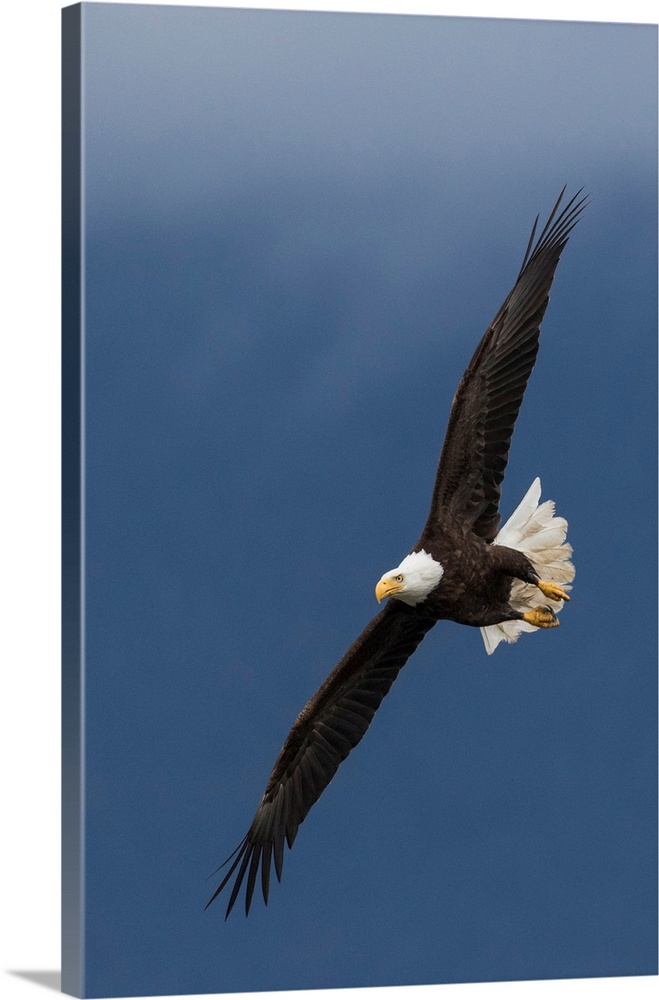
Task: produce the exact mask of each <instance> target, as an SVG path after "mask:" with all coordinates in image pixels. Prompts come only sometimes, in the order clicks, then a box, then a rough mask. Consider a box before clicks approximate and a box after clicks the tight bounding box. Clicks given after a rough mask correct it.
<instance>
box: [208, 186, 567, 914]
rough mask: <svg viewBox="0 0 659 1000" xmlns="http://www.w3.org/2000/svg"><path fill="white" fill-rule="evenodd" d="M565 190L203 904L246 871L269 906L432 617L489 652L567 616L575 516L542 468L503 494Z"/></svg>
mask: <svg viewBox="0 0 659 1000" xmlns="http://www.w3.org/2000/svg"><path fill="white" fill-rule="evenodd" d="M564 194H565V188H563V191H561V194H560V195H559V198H558V201H557V202H556V205H555V206H554V208H553V210H552V212H551V214H550V216H549V219H548V220H547V223H546V225H545V227H544V229H543V230H542V232H541V233H540V235H539V236H538V237H537V239H536V232H537V226H538V219H537V218H536V220H535V223H534V225H533V229H532V231H531V236H530V239H529V242H528V246H527V248H526V253H525V254H524V260H523V262H522V267H521V270H520V272H519V275H518V278H517V281H516V282H515V284H514V286H513V289H512V291H511V292H510V294H509V295H508V296H507V298H506V300H505V301H504V303H503V305H502V306H501V308H500V309H499V311H498V312H497V314H496V316H495V317H494V319H493V320H492V322H491V324H490V326H489V327H488V328H487V330H486V331H485V334H484V336H483V338H482V340H481V342H480V343H479V345H478V347H477V348H476V352H475V354H474V356H473V357H472V359H471V361H470V362H469V364H468V366H467V370H466V371H465V373H464V375H463V377H462V381H461V382H460V384H459V386H458V389H457V392H456V394H455V398H454V400H453V406H452V408H451V413H450V416H449V421H448V428H447V431H446V437H445V439H444V446H443V448H442V453H441V456H440V459H439V465H438V468H437V475H436V479H435V485H434V489H433V494H432V500H431V503H430V513H429V515H428V520H427V522H426V524H425V527H424V529H423V531H422V532H421V535H420V537H419V540H418V542H417V543H416V544H415V545H414V546H413V547H412V549H411V550H410V552H409V553H408V554H407V555H406V556H405V558H404V559H403V560H402V562H400V563H399V564H398V565H397V566H396V567H394V568H393V569H390V570H388V571H387V572H386V573H385V574H384V575H383V576H382V577H381V579H380V580H379V581H378V583H377V586H376V588H375V596H376V598H377V600H378V602H381V601H383V600H385V599H387V603H386V604H385V606H384V608H383V610H382V611H380V613H379V614H378V615H377V616H376V617H375V618H374V619H373V620H372V621H371V622H370V624H368V625H367V626H366V628H365V629H364V631H363V632H362V634H361V635H360V636H359V638H358V639H357V640H356V641H355V642H354V643H353V644H352V646H351V647H350V648H349V649H348V651H347V652H346V654H345V655H344V656H343V658H342V659H341V660H340V662H339V663H338V664H337V666H336V667H335V668H334V670H333V671H332V672H331V673H330V675H329V677H328V678H327V679H326V680H325V681H324V682H323V684H321V686H320V688H319V689H318V691H317V692H316V693H315V694H314V695H313V697H312V698H311V699H310V701H309V702H308V703H307V704H306V705H305V706H304V708H303V709H302V711H301V712H300V714H299V715H298V717H297V719H296V720H295V722H294V724H293V728H292V729H291V731H290V733H289V734H288V736H287V737H286V740H285V742H284V745H283V747H282V749H281V752H280V754H279V756H278V758H277V760H276V762H275V766H274V768H273V770H272V774H271V775H270V779H269V780H268V784H267V786H266V789H265V792H264V794H263V798H262V799H261V802H260V805H259V807H258V809H257V810H256V815H255V816H254V819H253V821H252V825H251V826H250V828H249V830H248V831H247V834H246V835H245V837H244V839H243V840H242V841H241V843H240V844H239V845H238V847H237V848H236V849H235V851H234V852H233V854H231V855H230V857H229V858H227V860H226V861H225V862H224V864H223V865H221V866H220V868H222V867H224V866H225V865H227V864H229V862H231V864H230V867H229V869H228V871H227V872H226V874H225V876H224V878H223V879H222V881H221V883H220V885H219V886H218V887H217V889H216V890H215V892H214V893H213V895H212V897H211V898H210V900H209V901H208V903H207V907H208V906H210V904H211V903H212V902H213V900H214V899H216V897H217V896H218V895H219V894H220V893H221V892H222V890H223V889H224V888H225V886H226V885H227V883H229V882H230V880H231V878H232V877H233V876H234V874H235V878H234V882H233V886H232V889H231V894H230V896H229V902H228V905H227V911H226V916H227V917H228V916H229V913H230V912H231V910H232V909H233V906H234V904H235V902H236V900H237V898H238V895H239V892H240V888H241V886H242V884H243V882H244V881H245V878H247V882H246V890H245V913H246V914H249V910H250V906H251V903H252V898H253V895H254V888H255V886H256V882H257V878H258V876H259V870H260V881H261V890H262V893H263V899H264V901H265V903H266V904H267V902H268V894H269V889H270V872H271V865H272V861H273V859H274V865H275V872H276V874H277V879H278V880H279V881H281V875H282V868H283V863H284V842H286V843H287V844H288V846H289V848H291V847H292V846H293V842H294V840H295V837H296V835H297V831H298V828H299V826H300V823H302V822H303V820H304V819H305V817H306V815H307V813H308V812H309V810H310V809H311V807H312V805H313V804H314V802H316V801H317V800H318V799H319V797H320V796H321V795H322V793H323V791H324V790H325V788H327V786H328V784H329V783H330V781H331V780H332V778H333V777H334V775H335V774H336V771H337V769H338V767H339V764H340V763H341V761H343V760H345V758H346V757H347V756H348V754H349V753H350V751H351V750H352V749H353V747H355V746H357V744H358V743H359V741H360V740H361V738H362V736H363V735H364V733H365V732H366V730H367V729H368V727H369V724H370V722H371V720H372V718H373V716H374V715H375V712H376V711H377V709H378V707H379V705H380V702H381V701H382V699H383V698H384V696H385V695H386V694H387V692H388V691H389V688H390V687H391V685H392V684H393V682H394V681H395V679H396V677H397V676H398V673H399V671H400V670H401V668H402V667H403V666H404V664H405V663H406V662H407V660H408V659H409V658H410V656H411V655H412V653H413V652H414V650H415V649H416V648H417V646H418V645H419V643H420V642H421V640H422V639H423V637H424V636H425V634H426V633H427V632H428V631H429V630H430V629H431V628H432V627H433V625H435V624H436V623H437V622H438V621H439V620H440V619H442V618H448V619H451V620H452V621H455V622H459V623H460V624H462V625H473V626H476V627H478V628H480V629H481V632H482V635H483V640H484V643H485V648H486V650H487V652H488V653H492V652H493V651H494V650H495V648H496V647H497V645H498V644H499V643H500V642H502V641H505V642H515V641H516V640H517V639H518V638H519V636H520V634H521V633H522V632H535V631H536V630H537V629H549V628H555V627H556V626H557V625H558V618H557V615H558V613H559V612H560V611H561V609H562V607H563V604H564V602H565V601H568V600H569V596H568V594H567V591H568V590H569V589H570V586H569V585H570V582H571V581H572V579H573V578H574V567H573V565H572V563H571V562H570V556H571V554H572V549H571V548H570V546H569V545H568V544H567V543H566V541H565V539H566V533H567V522H566V521H565V520H564V519H563V518H560V517H556V516H555V515H554V504H553V503H552V502H551V501H546V502H545V503H543V504H540V503H539V501H540V480H539V479H536V480H535V481H534V483H533V484H532V486H531V488H530V489H529V491H528V493H527V494H526V496H525V497H524V499H523V500H522V502H521V503H520V505H519V507H518V508H517V509H516V510H515V512H514V513H513V515H512V516H511V517H510V519H509V520H508V521H507V522H506V524H504V525H503V526H502V527H501V528H499V521H500V515H499V498H500V493H501V482H502V480H503V476H504V472H505V469H506V464H507V462H508V450H509V448H510V440H511V437H512V433H513V428H514V426H515V421H516V419H517V414H518V413H519V408H520V405H521V402H522V397H523V395H524V390H525V388H526V384H527V382H528V379H529V376H530V374H531V371H532V369H533V366H534V364H535V359H536V355H537V353H538V341H539V335H540V323H541V321H542V318H543V316H544V313H545V310H546V308H547V304H548V302H549V290H550V288H551V284H552V281H553V279H554V273H555V271H556V267H557V265H558V262H559V259H560V256H561V253H562V252H563V249H564V248H565V245H566V243H567V242H568V237H569V234H570V232H571V230H572V229H573V227H574V226H575V225H576V223H577V221H578V219H579V216H580V214H581V212H582V211H583V209H584V207H585V204H586V198H585V197H584V198H580V195H581V191H579V192H577V194H576V195H574V197H573V198H572V199H571V200H570V201H568V202H567V203H566V204H564V205H563V207H562V208H561V205H562V203H563V196H564ZM219 870H220V869H217V871H219Z"/></svg>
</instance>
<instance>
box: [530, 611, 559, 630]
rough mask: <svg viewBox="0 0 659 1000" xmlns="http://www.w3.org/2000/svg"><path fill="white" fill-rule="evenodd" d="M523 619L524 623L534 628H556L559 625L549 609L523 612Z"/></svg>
mask: <svg viewBox="0 0 659 1000" xmlns="http://www.w3.org/2000/svg"><path fill="white" fill-rule="evenodd" d="M523 618H524V621H525V622H528V624H529V625H534V626H535V627H536V628H557V627H558V625H559V624H560V622H559V620H558V618H557V617H556V615H555V614H554V612H553V611H552V610H551V608H534V609H533V611H525V612H524V615H523Z"/></svg>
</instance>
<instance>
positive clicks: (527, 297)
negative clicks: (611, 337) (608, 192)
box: [424, 188, 586, 542]
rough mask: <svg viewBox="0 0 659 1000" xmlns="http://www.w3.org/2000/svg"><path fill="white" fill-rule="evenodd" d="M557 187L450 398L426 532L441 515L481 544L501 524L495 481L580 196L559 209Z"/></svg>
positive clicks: (498, 479) (582, 204)
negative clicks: (503, 298) (548, 212)
mask: <svg viewBox="0 0 659 1000" xmlns="http://www.w3.org/2000/svg"><path fill="white" fill-rule="evenodd" d="M564 192H565V188H563V191H561V193H560V195H559V198H558V201H557V202H556V204H555V206H554V208H553V211H552V213H551V215H550V216H549V219H548V220H547V223H546V225H545V227H544V229H543V230H542V232H541V234H540V236H539V237H538V239H537V241H536V242H535V245H534V240H535V235H536V229H537V225H538V219H536V220H535V224H534V226H533V230H532V232H531V238H530V239H529V243H528V246H527V249H526V254H525V255H524V261H523V263H522V268H521V270H520V273H519V276H518V278H517V281H516V282H515V286H514V288H513V289H512V291H511V292H510V294H509V295H508V297H507V299H506V301H505V302H504V303H503V305H502V306H501V308H500V310H499V312H498V313H497V315H496V316H495V318H494V320H493V321H492V323H491V325H490V326H489V328H488V329H487V331H486V332H485V335H484V336H483V339H482V340H481V342H480V344H479V345H478V347H477V349H476V353H475V354H474V356H473V358H472V359H471V361H470V362H469V365H468V367H467V370H466V372H465V373H464V375H463V377H462V381H461V382H460V385H459V386H458V390H457V392H456V394H455V398H454V400H453V407H452V409H451V413H450V417H449V422H448V429H447V432H446V438H445V439H444V447H443V448H442V454H441V457H440V460H439V466H438V469H437V477H436V480H435V488H434V491H433V497H432V504H431V508H430V515H429V517H428V521H427V524H426V527H425V529H424V533H432V532H433V528H434V526H435V525H437V524H438V523H439V522H440V521H441V520H442V519H446V518H450V519H452V520H458V521H460V522H461V523H464V524H465V525H467V526H468V527H470V528H471V530H472V531H473V532H474V533H475V534H477V535H479V536H480V537H481V538H483V539H484V540H485V541H487V542H491V541H492V540H493V539H494V537H495V535H496V533H497V528H498V525H499V519H500V518H499V498H500V494H501V482H502V480H503V476H504V472H505V470H506V465H507V463H508V450H509V448H510V440H511V437H512V433H513V429H514V427H515V421H516V419H517V414H518V413H519V408H520V406H521V403H522V397H523V395H524V390H525V389H526V384H527V382H528V380H529V376H530V374H531V371H532V369H533V365H534V364H535V359H536V355H537V353H538V341H539V335H540V323H541V321H542V317H543V316H544V314H545V310H546V308H547V303H548V302H549V289H550V288H551V284H552V281H553V280H554V273H555V271H556V267H557V265H558V261H559V259H560V256H561V253H562V251H563V249H564V247H565V245H566V243H567V241H568V236H569V233H570V231H571V230H572V228H573V227H574V226H575V225H576V223H577V221H578V219H579V215H580V214H581V212H582V211H583V209H584V207H585V204H586V199H585V198H582V199H581V200H578V199H579V195H580V194H581V192H580V191H579V192H577V194H576V195H575V196H574V197H573V198H572V199H571V200H570V201H569V202H568V203H567V204H566V205H565V207H564V208H563V209H562V210H561V211H560V212H559V207H560V204H561V201H562V199H563V194H564Z"/></svg>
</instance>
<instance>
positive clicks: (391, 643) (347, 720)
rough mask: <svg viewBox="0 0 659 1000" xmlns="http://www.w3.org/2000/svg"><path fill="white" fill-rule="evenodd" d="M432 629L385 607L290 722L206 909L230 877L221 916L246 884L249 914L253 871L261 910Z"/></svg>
mask: <svg viewBox="0 0 659 1000" xmlns="http://www.w3.org/2000/svg"><path fill="white" fill-rule="evenodd" d="M434 624H435V619H434V618H428V617H425V616H423V615H422V614H420V613H419V612H418V611H416V610H415V609H414V608H411V607H408V606H407V605H406V604H402V603H400V602H399V601H389V602H388V604H387V605H386V607H385V608H384V610H383V611H381V612H380V614H379V615H377V617H376V618H374V619H373V621H372V622H371V623H370V624H369V625H368V626H367V627H366V628H365V629H364V631H363V632H362V634H361V635H360V637H359V638H358V639H357V640H356V642H354V643H353V644H352V646H351V647H350V649H349V650H348V652H347V653H346V654H345V656H344V657H343V658H342V660H341V661H340V662H339V663H338V665H337V666H336V667H335V668H334V670H333V671H332V673H331V674H330V675H329V677H328V678H327V680H326V681H325V682H324V683H323V684H322V685H321V687H320V688H319V689H318V691H317V692H316V694H315V695H314V696H313V698H311V700H310V701H309V702H308V703H307V704H306V705H305V707H304V708H303V709H302V711H301V712H300V714H299V716H298V717H297V719H296V721H295V723H294V725H293V728H292V729H291V731H290V733H289V734H288V736H287V738H286V742H285V743H284V745H283V747H282V749H281V753H280V754H279V757H278V758H277V761H276V763H275V766H274V769H273V771H272V774H271V775H270V779H269V781H268V784H267V787H266V790H265V793H264V795H263V798H262V800H261V804H260V805H259V807H258V809H257V811H256V815H255V817H254V820H253V822H252V825H251V826H250V828H249V830H248V832H247V835H246V836H245V838H244V840H243V841H242V842H241V843H240V844H239V845H238V847H237V848H236V850H235V851H234V852H233V854H232V855H231V856H230V857H229V858H227V860H226V861H225V862H224V864H225V865H226V864H228V863H229V861H231V862H232V863H231V866H230V868H229V870H228V871H227V873H226V875H225V877H224V879H223V880H222V882H221V883H220V885H219V886H218V888H217V889H216V890H215V892H214V893H213V895H212V897H211V898H210V899H209V901H208V904H207V906H210V904H211V903H212V902H213V900H214V899H215V898H216V897H217V896H218V895H219V893H220V892H222V890H223V889H224V887H225V886H226V885H227V883H228V882H229V881H230V880H231V878H232V876H233V875H234V873H235V881H234V884H233V887H232V890H231V895H230V897H229V903H228V906H227V912H226V915H227V917H228V916H229V913H230V912H231V910H232V908H233V906H234V903H235V902H236V899H237V898H238V894H239V892H240V887H241V885H242V883H243V881H244V879H245V876H247V884H246V890H245V912H246V913H249V908H250V906H251V903H252V897H253V894H254V889H255V886H256V881H257V876H258V870H259V865H260V867H261V890H262V892H263V899H264V900H265V902H266V904H267V902H268V893H269V887H270V865H271V861H272V859H273V858H274V863H275V872H276V875H277V878H278V880H279V881H281V875H282V868H283V863H284V841H286V843H287V844H288V846H289V848H290V847H292V846H293V842H294V840H295V837H296V834H297V831H298V827H299V825H300V823H302V821H303V820H304V818H305V816H306V815H307V813H308V812H309V810H310V809H311V807H312V805H313V804H314V802H316V801H317V800H318V799H319V798H320V796H321V795H322V793H323V791H324V790H325V788H327V786H328V785H329V783H330V781H331V780H332V778H333V777H334V775H335V774H336V771H337V769H338V767H339V764H340V763H341V761H343V760H345V758H346V757H347V756H348V754H349V753H350V751H351V750H352V749H353V747H355V746H357V744H358V743H359V741H360V740H361V738H362V736H363V735H364V733H365V732H366V730H367V729H368V727H369V725H370V723H371V719H372V718H373V716H374V715H375V712H376V711H377V709H378V707H379V705H380V702H381V701H382V699H383V698H384V696H385V695H386V694H387V692H388V691H389V688H390V687H391V685H392V684H393V682H394V680H395V679H396V677H397V676H398V673H399V671H400V669H401V668H402V667H403V666H404V664H405V663H406V661H407V660H408V658H409V657H410V656H411V655H412V653H413V652H414V650H415V649H416V647H417V646H418V645H419V643H420V642H421V640H422V639H423V637H424V635H425V634H426V632H427V631H428V630H429V629H430V628H432V626H433V625H434ZM221 867H223V866H221ZM218 870H219V869H218Z"/></svg>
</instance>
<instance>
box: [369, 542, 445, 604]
mask: <svg viewBox="0 0 659 1000" xmlns="http://www.w3.org/2000/svg"><path fill="white" fill-rule="evenodd" d="M443 575H444V567H443V566H442V564H441V563H440V562H437V560H436V559H433V557H432V556H431V555H430V553H428V552H426V550H425V549H421V551H420V552H410V554H409V555H408V556H405V558H404V559H403V561H402V563H401V564H400V566H397V567H396V569H390V570H389V571H388V572H387V573H385V574H384V576H383V577H382V578H381V579H380V580H379V581H378V584H377V586H376V588H375V596H376V597H377V599H378V603H379V602H380V601H382V600H383V599H384V598H385V597H395V598H396V600H397V601H404V602H405V604H411V605H413V606H414V605H415V604H420V603H421V601H425V599H426V597H427V596H428V594H429V593H430V592H431V591H432V590H434V589H435V587H436V586H437V584H438V583H439V581H440V580H441V578H442V576H443Z"/></svg>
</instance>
